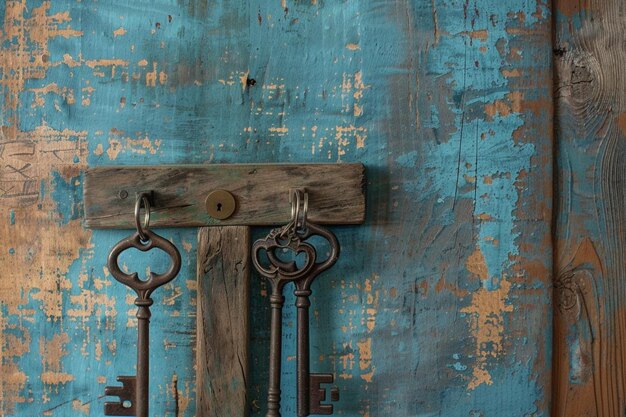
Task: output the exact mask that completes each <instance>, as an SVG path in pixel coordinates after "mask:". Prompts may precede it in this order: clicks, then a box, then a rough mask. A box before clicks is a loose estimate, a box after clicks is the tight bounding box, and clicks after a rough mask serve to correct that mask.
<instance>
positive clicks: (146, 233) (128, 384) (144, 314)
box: [104, 193, 181, 417]
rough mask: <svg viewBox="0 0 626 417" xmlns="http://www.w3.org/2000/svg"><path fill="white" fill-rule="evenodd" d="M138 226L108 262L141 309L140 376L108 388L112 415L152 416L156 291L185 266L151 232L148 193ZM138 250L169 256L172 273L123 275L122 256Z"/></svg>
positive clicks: (172, 249)
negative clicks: (151, 355) (152, 329)
mask: <svg viewBox="0 0 626 417" xmlns="http://www.w3.org/2000/svg"><path fill="white" fill-rule="evenodd" d="M142 206H143V207H144V208H145V211H146V213H145V216H144V221H143V224H142V222H141V220H140V216H139V214H140V211H141V207H142ZM135 224H136V226H137V231H136V232H135V233H134V234H132V235H131V236H129V237H127V238H125V239H122V240H121V241H120V242H118V243H117V244H116V245H115V246H114V247H113V249H112V250H111V253H110V254H109V257H108V259H107V266H108V268H109V271H110V272H111V275H113V277H114V278H115V279H116V280H118V281H119V282H121V283H122V284H124V285H126V286H128V287H130V288H132V289H133V290H134V291H135V292H136V293H137V298H136V299H135V305H136V306H137V307H138V309H137V320H138V324H137V375H136V376H119V377H118V378H117V380H118V381H119V382H122V384H123V386H122V387H113V386H108V387H105V389H104V394H105V395H107V396H116V397H118V398H119V401H117V402H106V403H105V404H104V414H105V415H108V416H111V415H114V416H137V417H148V409H149V375H150V370H149V361H150V358H149V353H150V346H149V343H150V333H149V324H150V316H151V313H150V306H151V305H152V302H153V301H152V299H151V298H150V296H151V294H152V292H153V291H154V290H156V289H157V288H159V287H160V286H162V285H165V284H167V283H168V282H170V281H171V280H173V279H174V278H175V277H176V275H178V272H179V271H180V267H181V258H180V252H178V249H176V246H174V245H173V244H172V243H171V242H170V241H169V240H167V239H165V238H163V237H161V236H159V235H157V234H156V233H154V232H152V231H150V229H149V226H150V200H149V199H148V195H147V194H145V193H142V194H140V195H139V196H138V197H137V201H136V202H135ZM130 248H135V249H139V250H140V251H142V252H147V251H149V250H150V249H153V248H157V249H161V250H163V251H164V252H165V253H167V254H168V255H169V257H170V259H171V261H172V263H171V265H170V267H169V268H168V270H167V271H166V272H164V273H162V274H156V273H154V272H150V276H149V277H148V279H146V280H141V279H139V274H138V273H137V272H133V273H130V274H127V273H125V272H123V271H122V270H121V269H120V267H119V263H118V259H119V256H120V255H121V254H122V252H124V251H125V250H126V249H130Z"/></svg>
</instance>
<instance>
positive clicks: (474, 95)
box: [0, 0, 619, 417]
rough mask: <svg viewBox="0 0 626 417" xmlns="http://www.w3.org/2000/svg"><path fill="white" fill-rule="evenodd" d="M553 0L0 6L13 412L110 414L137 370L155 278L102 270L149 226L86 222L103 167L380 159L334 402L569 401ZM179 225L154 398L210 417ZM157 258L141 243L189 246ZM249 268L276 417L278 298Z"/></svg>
mask: <svg viewBox="0 0 626 417" xmlns="http://www.w3.org/2000/svg"><path fill="white" fill-rule="evenodd" d="M573 3H576V2H573ZM583 3H584V2H583ZM587 3H588V2H587ZM550 9H551V5H550V4H548V3H547V2H545V1H543V0H525V1H519V0H499V1H495V0H473V1H467V0H410V1H409V0H368V1H328V0H326V1H322V0H302V1H295V0H214V1H213V0H212V1H207V0H178V1H169V0H167V1H165V0H153V1H149V2H147V1H143V2H129V1H127V0H107V1H95V0H82V1H80V2H77V1H74V0H55V1H52V2H44V1H41V0H11V1H6V0H5V1H0V21H2V24H1V25H2V29H1V30H0V86H1V87H2V88H1V89H0V97H1V98H2V101H1V102H2V103H3V104H2V106H3V107H2V111H0V126H1V128H0V149H1V152H0V162H1V164H0V236H2V238H1V239H0V277H1V279H0V347H1V351H2V360H1V361H0V395H1V397H0V415H2V416H3V417H4V416H49V417H67V416H72V417H73V416H77V415H78V416H80V415H83V416H102V407H103V403H104V401H106V400H107V399H106V398H103V397H102V393H103V389H104V386H105V385H106V384H107V381H108V382H111V381H114V380H115V377H116V376H117V375H118V374H120V373H122V372H124V373H125V372H132V370H133V366H134V360H135V357H134V352H135V349H134V341H135V328H134V327H133V326H134V324H133V323H135V319H134V313H135V308H134V307H132V294H131V293H130V292H129V291H128V290H127V289H126V288H125V287H124V286H122V285H120V284H117V283H116V282H115V281H114V280H113V279H112V278H111V277H110V275H108V271H107V270H106V269H105V268H104V265H105V260H106V257H107V254H108V251H109V250H110V248H111V247H112V246H113V245H114V244H115V243H116V242H117V241H118V240H119V239H121V238H122V237H125V236H126V235H127V233H128V231H119V230H93V229H88V228H85V227H84V223H83V216H84V201H83V199H82V195H83V187H84V176H83V174H82V173H83V172H84V170H86V169H87V168H95V167H103V166H119V165H126V166H130V165H132V166H138V165H152V166H154V165H162V164H230V163H279V162H290V163H295V162H311V163H346V162H353V161H359V162H362V163H363V164H364V165H365V166H367V177H368V178H367V181H368V184H367V191H368V192H367V207H368V215H367V220H366V222H365V223H364V224H363V225H359V226H341V227H333V230H334V231H335V232H336V234H337V236H338V238H339V241H340V242H341V245H342V252H341V253H342V254H341V257H340V258H339V260H338V262H337V264H336V265H335V266H334V267H333V268H332V270H331V271H328V272H327V273H325V274H324V275H322V276H320V277H319V278H318V279H317V280H316V283H315V284H314V288H313V291H314V295H315V297H314V299H313V300H312V303H313V304H312V314H311V317H312V319H311V342H312V347H311V349H312V350H311V358H312V360H311V362H312V363H311V369H312V370H314V371H316V372H326V371H333V372H335V373H336V375H337V385H338V387H339V388H340V390H341V398H342V399H341V400H340V401H339V402H338V403H336V405H335V406H336V410H337V413H341V415H342V416H343V417H357V416H368V415H369V416H370V417H398V416H402V417H404V416H411V417H413V416H420V417H421V416H445V417H468V416H472V417H475V416H481V415H482V416H485V417H491V416H498V417H520V416H537V417H540V416H548V415H549V414H550V402H551V399H550V392H551V383H550V370H551V363H550V357H551V355H550V345H551V336H552V328H551V325H550V323H551V320H550V319H549V317H550V312H551V309H552V305H551V289H552V281H551V271H552V256H551V255H552V251H551V248H550V246H551V234H550V226H551V224H550V219H551V207H550V202H551V190H552V159H551V158H552V155H553V153H552V148H551V146H552V138H553V137H552V125H551V121H552V111H551V103H552V100H551V94H552V78H551V74H552V65H551V62H552V45H551V10H550ZM613 14H614V15H615V14H616V13H614V12H613ZM579 21H580V20H576V18H575V19H573V21H572V22H573V23H572V24H573V25H574V26H576V25H577V24H578V23H577V22H579ZM611 48H614V47H613V46H609V47H607V49H611ZM615 48H616V47H615ZM606 56H608V55H606ZM576 85H578V84H576ZM615 108H617V107H615ZM607 114H608V112H607ZM599 126H600V125H599ZM581 146H582V145H581ZM578 175H585V174H578ZM598 178H599V177H598ZM616 195H619V194H616ZM281 207H282V206H281ZM281 210H282V208H281ZM285 210H288V208H285ZM589 218H590V219H591V218H592V217H589ZM265 232H266V231H265V230H257V231H254V230H253V233H265ZM159 233H160V234H163V235H164V236H165V237H167V238H168V239H170V240H171V241H172V242H174V243H175V244H176V245H177V246H178V247H179V248H180V249H181V253H182V256H183V267H182V270H181V274H180V276H179V277H178V278H176V280H174V281H173V282H172V283H171V284H168V285H167V286H166V287H164V288H162V289H160V291H159V292H157V293H156V294H155V306H154V308H153V309H152V311H153V316H152V321H151V335H152V342H153V343H152V345H151V353H152V355H153V356H152V362H151V363H152V364H159V365H160V366H154V367H153V368H152V369H151V377H152V378H153V380H154V383H153V384H151V396H150V398H151V401H152V402H151V410H152V411H153V412H154V415H155V416H159V417H192V416H194V415H195V412H196V383H195V381H196V368H195V358H196V356H195V353H194V349H195V347H196V345H197V341H196V302H197V298H196V290H197V287H196V285H197V280H196V264H197V262H196V251H197V244H196V240H197V230H196V229H193V228H190V229H187V228H176V229H164V230H159ZM599 251H600V250H599ZM599 253H600V252H599ZM146 256H148V260H144V259H145V258H143V257H138V256H137V257H129V258H128V259H127V260H125V261H124V263H126V265H127V266H128V268H129V269H130V268H132V269H133V270H139V271H144V270H146V269H148V268H149V269H150V270H154V271H158V270H159V269H160V268H165V267H166V266H167V264H166V263H165V261H164V260H162V259H161V258H159V256H158V252H157V253H156V254H154V255H152V252H150V254H149V255H146ZM251 281H252V283H251V289H250V302H251V307H250V308H251V309H252V311H253V313H254V314H252V317H251V322H250V333H251V338H250V351H251V355H250V361H251V362H250V374H249V381H248V387H249V390H248V399H249V404H250V405H251V407H252V413H251V414H252V415H254V416H262V415H263V414H264V411H265V406H264V405H265V397H266V390H265V386H266V383H267V346H268V336H269V335H268V329H269V327H268V319H269V316H268V305H269V303H268V300H267V288H266V287H265V283H264V282H262V281H260V280H259V279H255V278H254V277H253V279H252V280H251ZM291 293H292V292H291V291H289V290H287V291H286V294H287V296H288V297H291V296H292V294H291ZM286 305H292V300H287V304H286ZM292 310H293V309H286V312H285V317H284V320H283V322H284V324H285V329H284V332H285V333H284V334H285V339H286V343H285V349H284V356H283V361H284V363H283V369H284V370H285V375H284V379H283V380H284V385H283V399H284V402H283V406H284V408H285V409H284V410H283V415H284V416H288V415H293V414H294V412H293V405H294V404H295V378H294V375H293V370H294V369H295V366H294V365H295V364H294V360H293V355H294V353H295V350H293V349H294V348H293V344H292V343H288V342H287V341H288V340H293V338H294V335H295V328H294V325H293V323H294V319H293V316H291V314H292Z"/></svg>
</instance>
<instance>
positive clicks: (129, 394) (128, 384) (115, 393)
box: [104, 376, 137, 416]
mask: <svg viewBox="0 0 626 417" xmlns="http://www.w3.org/2000/svg"><path fill="white" fill-rule="evenodd" d="M117 381H118V382H121V383H122V386H121V387H114V386H108V387H104V395H106V396H108V397H118V398H119V401H116V402H105V403H104V415H106V416H134V415H135V390H136V386H137V380H136V377H134V376H119V377H117Z"/></svg>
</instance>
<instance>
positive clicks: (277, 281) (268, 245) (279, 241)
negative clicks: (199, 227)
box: [252, 225, 315, 417]
mask: <svg viewBox="0 0 626 417" xmlns="http://www.w3.org/2000/svg"><path fill="white" fill-rule="evenodd" d="M287 227H291V226H290V225H287ZM285 230H286V228H285V227H282V228H277V229H273V230H272V231H271V232H270V233H269V235H268V236H267V237H266V238H265V239H260V240H257V241H256V242H254V244H253V245H252V254H253V256H252V263H253V264H254V266H255V268H256V269H257V271H259V273H260V274H261V275H262V276H263V277H265V278H266V279H267V280H268V281H269V282H270V286H271V287H272V293H271V294H270V305H271V309H272V317H271V330H270V368H269V387H268V392H267V414H266V417H280V395H281V392H280V375H281V366H280V365H281V363H280V360H281V344H282V322H283V318H282V312H283V305H284V304H285V297H284V296H283V289H284V287H285V285H286V284H287V283H289V282H293V281H295V280H297V279H300V278H302V277H303V276H305V275H306V274H307V273H308V272H309V271H310V270H311V269H312V268H313V266H314V263H315V248H313V246H311V245H309V244H308V243H304V242H301V241H300V239H298V238H297V237H296V236H294V235H292V236H289V237H287V239H284V238H283V237H282V235H283V234H284V232H285ZM276 249H290V250H292V251H294V252H295V253H296V254H299V253H304V254H305V256H306V260H305V265H304V266H303V267H302V268H301V269H298V268H297V266H296V264H295V262H288V263H284V262H272V259H275V257H274V256H272V253H273V251H274V250H276ZM261 250H265V252H266V253H267V255H268V259H269V260H270V265H269V266H267V267H266V266H263V265H262V264H261V261H260V259H259V255H260V253H261Z"/></svg>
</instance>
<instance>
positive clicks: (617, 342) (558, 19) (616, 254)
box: [553, 0, 626, 417]
mask: <svg viewBox="0 0 626 417" xmlns="http://www.w3.org/2000/svg"><path fill="white" fill-rule="evenodd" d="M555 7H556V10H555V12H556V13H555V31H556V32H555V45H554V62H555V69H556V71H555V76H556V79H555V93H556V97H555V99H556V135H557V140H558V157H557V162H558V173H559V183H558V184H559V199H558V217H557V229H556V238H557V239H556V245H555V251H556V256H555V261H556V268H557V277H556V282H555V307H556V308H555V333H554V336H555V338H554V372H553V375H554V378H553V380H554V385H553V386H554V405H553V415H554V416H555V417H565V416H585V417H614V416H623V415H624V413H625V410H626V259H625V256H626V228H625V227H624V225H625V224H626V199H625V198H626V159H625V158H624V156H625V155H626V100H625V99H624V97H626V70H625V69H624V65H623V63H624V62H626V49H625V48H624V44H625V43H626V34H625V33H624V22H625V20H626V9H625V8H624V1H623V0H598V1H593V2H588V1H585V2H575V1H569V0H557V1H556V2H555Z"/></svg>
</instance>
